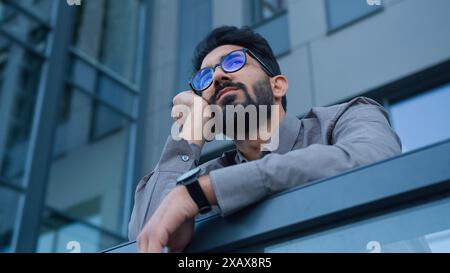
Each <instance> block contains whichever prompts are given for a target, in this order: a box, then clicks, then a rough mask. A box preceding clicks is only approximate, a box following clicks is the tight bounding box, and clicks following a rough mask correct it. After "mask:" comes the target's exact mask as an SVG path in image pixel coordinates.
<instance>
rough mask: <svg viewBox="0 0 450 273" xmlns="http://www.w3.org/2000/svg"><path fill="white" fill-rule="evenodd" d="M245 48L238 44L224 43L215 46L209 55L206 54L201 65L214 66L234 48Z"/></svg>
mask: <svg viewBox="0 0 450 273" xmlns="http://www.w3.org/2000/svg"><path fill="white" fill-rule="evenodd" d="M241 48H243V47H242V46H237V45H222V46H219V47H216V48H214V49H213V50H212V51H211V52H209V53H208V55H206V56H205V58H204V59H203V62H202V66H201V67H205V66H212V65H215V64H217V63H219V62H220V59H221V58H222V57H223V56H225V55H227V54H228V53H230V52H231V51H233V50H238V49H241Z"/></svg>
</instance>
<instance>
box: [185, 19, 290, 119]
mask: <svg viewBox="0 0 450 273" xmlns="http://www.w3.org/2000/svg"><path fill="white" fill-rule="evenodd" d="M222 45H238V46H242V47H245V48H248V49H250V50H251V51H252V52H253V53H254V54H255V55H256V56H257V57H258V58H259V59H260V60H262V61H263V62H264V63H265V64H266V65H267V66H268V67H269V69H270V71H271V72H272V73H273V74H274V75H281V69H280V66H279V64H278V62H277V59H276V58H275V55H274V54H273V51H272V48H271V47H270V45H269V43H268V42H267V40H266V39H264V37H262V36H261V35H260V34H258V33H256V32H254V31H253V30H252V29H251V28H250V27H247V26H244V27H242V28H237V27H234V26H222V27H218V28H216V29H214V30H212V31H211V32H210V33H209V34H208V36H206V38H205V39H203V40H202V41H201V42H200V43H199V44H198V45H197V47H196V48H195V52H194V59H193V64H194V73H195V72H197V71H198V70H200V68H201V65H202V62H203V59H204V58H205V57H206V55H208V53H209V52H211V51H212V50H214V49H215V48H216V47H219V46H222ZM281 104H282V106H283V108H284V110H285V111H286V95H284V96H283V98H282V100H281Z"/></svg>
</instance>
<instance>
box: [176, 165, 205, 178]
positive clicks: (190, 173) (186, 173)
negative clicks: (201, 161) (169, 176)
mask: <svg viewBox="0 0 450 273" xmlns="http://www.w3.org/2000/svg"><path fill="white" fill-rule="evenodd" d="M199 171H200V168H199V167H197V168H194V169H192V170H190V171H188V172H185V173H184V174H182V175H181V176H179V177H178V178H177V182H181V181H184V180H186V179H188V178H189V177H191V176H193V175H195V174H196V173H197V172H199Z"/></svg>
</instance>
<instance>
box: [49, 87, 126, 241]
mask: <svg viewBox="0 0 450 273" xmlns="http://www.w3.org/2000/svg"><path fill="white" fill-rule="evenodd" d="M67 92H68V95H67V96H71V99H70V106H69V107H68V108H67V111H69V112H68V113H67V114H66V116H67V117H66V121H65V122H64V123H63V124H60V126H58V128H57V132H56V141H55V144H54V145H55V146H54V150H55V155H57V156H56V157H55V158H54V159H53V162H52V166H51V171H50V179H49V182H48V188H47V201H46V204H47V206H48V207H50V208H52V209H55V210H56V211H59V212H61V213H64V214H65V215H67V216H69V217H72V218H75V219H81V220H84V221H87V222H90V221H91V220H90V219H91V218H92V217H93V216H95V221H92V222H91V224H92V225H94V226H97V227H99V228H103V229H105V230H109V231H111V232H113V233H117V234H121V233H122V232H123V229H122V228H123V226H122V224H123V223H124V221H128V219H126V220H124V219H123V215H124V211H123V207H124V205H123V200H124V199H123V194H124V190H123V189H124V184H125V181H126V179H125V177H126V158H127V149H128V134H129V128H130V122H129V121H128V120H126V119H125V118H123V117H122V116H121V114H120V113H118V112H117V111H114V109H112V108H111V107H107V106H106V105H105V104H103V103H102V102H101V101H99V100H97V99H94V98H92V97H91V96H90V95H89V94H86V93H85V92H82V91H80V90H78V89H76V88H71V89H69V90H67ZM95 104H96V105H98V107H103V109H104V111H105V113H106V116H117V117H118V118H121V119H122V120H123V127H122V129H121V130H120V131H118V132H116V133H115V134H111V135H109V136H108V137H104V138H102V139H101V141H95V142H90V141H89V139H90V127H91V126H93V124H91V123H90V121H91V119H92V115H93V114H94V105H95ZM97 122H98V123H99V124H102V122H103V121H102V120H98V121H97ZM105 124H106V125H104V126H107V124H108V123H107V122H106V123H105ZM102 126H103V125H102Z"/></svg>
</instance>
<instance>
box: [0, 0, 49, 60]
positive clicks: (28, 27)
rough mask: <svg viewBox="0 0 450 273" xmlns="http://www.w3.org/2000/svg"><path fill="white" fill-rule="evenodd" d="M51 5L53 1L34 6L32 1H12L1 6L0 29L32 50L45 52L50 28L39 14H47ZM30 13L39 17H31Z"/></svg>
mask: <svg viewBox="0 0 450 273" xmlns="http://www.w3.org/2000/svg"><path fill="white" fill-rule="evenodd" d="M51 5H52V3H51V1H41V2H40V3H33V4H30V1H12V2H9V3H7V4H0V29H1V30H2V31H3V32H4V33H6V34H7V35H10V36H12V37H14V39H17V40H18V41H21V42H23V43H25V44H26V45H27V46H29V47H30V48H33V49H36V50H37V51H38V52H43V51H44V50H45V47H46V42H47V34H48V31H49V28H48V25H47V22H46V21H45V20H44V19H42V18H40V16H39V15H40V14H39V13H41V14H45V13H46V12H47V11H49V10H50V8H51ZM36 11H38V12H39V13H36ZM29 13H31V14H33V15H35V16H36V15H37V16H36V17H30V16H29ZM38 18H39V19H38Z"/></svg>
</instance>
